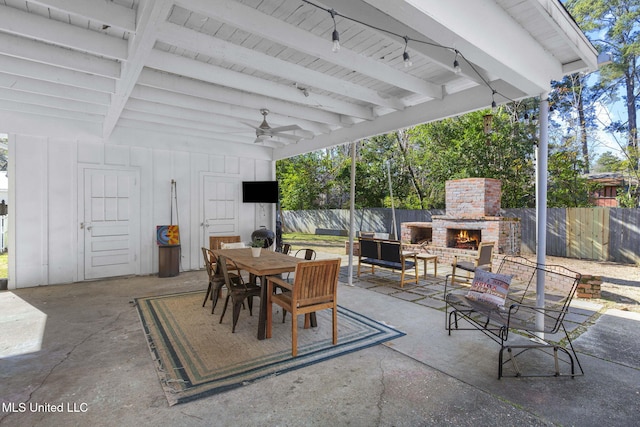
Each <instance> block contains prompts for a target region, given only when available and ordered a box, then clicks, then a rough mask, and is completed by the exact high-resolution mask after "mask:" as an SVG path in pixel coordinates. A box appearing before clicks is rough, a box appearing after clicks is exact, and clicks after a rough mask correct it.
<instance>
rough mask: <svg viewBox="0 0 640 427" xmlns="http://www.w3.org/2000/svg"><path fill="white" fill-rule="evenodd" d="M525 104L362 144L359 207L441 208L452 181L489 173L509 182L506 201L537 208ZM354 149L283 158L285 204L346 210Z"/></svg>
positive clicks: (531, 136) (532, 135)
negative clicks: (487, 128)
mask: <svg viewBox="0 0 640 427" xmlns="http://www.w3.org/2000/svg"><path fill="white" fill-rule="evenodd" d="M518 111H520V113H522V106H521V105H514V106H512V107H511V109H510V110H507V109H501V110H500V111H499V112H498V113H496V114H495V115H493V126H492V131H491V132H490V133H489V134H485V132H484V124H483V121H484V116H485V115H487V114H488V113H489V112H488V111H479V112H474V113H469V114H466V115H464V116H460V117H456V118H452V119H447V120H443V121H440V122H437V123H429V124H424V125H420V126H416V127H414V128H410V129H406V130H400V131H397V132H393V133H389V134H385V135H379V136H376V137H373V138H370V139H366V140H363V141H360V142H359V143H358V144H357V160H356V194H355V202H356V208H365V207H390V206H391V198H390V194H389V177H388V172H389V171H390V173H391V182H392V188H393V196H394V200H393V202H394V203H393V204H394V206H395V207H396V208H398V209H442V208H444V207H445V203H444V202H445V191H444V188H445V182H446V181H447V180H450V179H458V178H471V177H485V178H497V179H500V180H501V181H502V188H503V198H502V206H503V207H505V208H512V207H530V206H531V204H532V203H533V200H534V197H533V194H534V168H533V153H534V149H535V132H534V131H535V128H534V125H533V123H527V122H524V121H523V120H521V117H518V114H519V113H518ZM348 148H349V147H342V148H334V149H331V150H323V151H322V152H316V153H311V154H306V155H303V156H298V157H296V158H294V159H286V160H282V161H279V162H278V164H277V167H276V171H277V177H278V180H279V181H280V187H281V191H282V195H281V203H282V208H283V209H316V208H326V209H329V208H347V207H348V203H349V201H348V196H349V189H350V176H351V158H350V155H349V149H348Z"/></svg>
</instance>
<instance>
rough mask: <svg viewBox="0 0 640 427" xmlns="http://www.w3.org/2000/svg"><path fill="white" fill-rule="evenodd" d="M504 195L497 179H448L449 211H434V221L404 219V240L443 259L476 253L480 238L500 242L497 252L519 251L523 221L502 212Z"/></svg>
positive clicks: (447, 205) (446, 260) (482, 240)
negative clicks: (440, 213)
mask: <svg viewBox="0 0 640 427" xmlns="http://www.w3.org/2000/svg"><path fill="white" fill-rule="evenodd" d="M501 195H502V183H501V181H500V180H497V179H491V178H467V179H458V180H452V181H447V182H446V199H445V200H446V211H445V215H434V216H433V217H432V222H430V223H429V222H423V223H420V222H409V223H403V224H402V240H403V242H404V243H405V244H409V245H411V246H413V247H414V248H416V249H417V248H420V249H424V250H428V251H429V252H431V253H433V254H436V255H438V256H439V257H441V258H442V262H448V261H449V258H453V256H455V255H464V254H474V253H475V251H476V250H477V249H478V244H479V243H480V242H496V248H495V252H496V253H501V254H509V255H511V254H518V253H520V239H521V235H520V221H519V219H517V218H505V217H502V216H500V198H501ZM426 230H428V232H427V231H426ZM426 235H428V238H426V237H424V238H422V239H421V237H423V236H426ZM427 240H428V241H427Z"/></svg>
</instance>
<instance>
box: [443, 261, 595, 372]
mask: <svg viewBox="0 0 640 427" xmlns="http://www.w3.org/2000/svg"><path fill="white" fill-rule="evenodd" d="M539 278H540V279H544V283H545V286H544V298H542V296H541V298H540V300H543V301H544V305H542V304H541V301H540V302H538V296H537V292H536V283H537V280H538V279H539ZM579 281H580V274H578V273H576V272H574V271H571V270H568V269H566V268H564V267H560V266H551V265H540V264H536V263H535V262H532V261H529V260H527V259H526V258H522V257H519V256H506V257H504V259H503V260H502V261H501V263H500V266H499V267H498V270H497V271H496V272H494V273H492V272H490V271H484V270H481V269H477V270H476V272H475V277H474V280H473V282H471V283H470V284H469V283H467V284H459V282H458V284H456V285H455V286H453V288H452V286H451V283H454V282H455V281H453V282H452V277H451V275H448V276H447V279H446V282H445V301H446V311H445V312H446V329H447V330H448V331H449V335H451V332H452V331H455V330H475V331H480V332H483V333H484V334H485V335H486V336H488V337H489V338H491V339H492V340H494V341H495V342H496V343H498V344H500V352H499V354H498V378H502V377H503V376H518V377H519V376H563V375H570V376H571V377H572V378H573V377H574V376H576V375H584V371H583V369H582V366H581V365H580V361H579V360H578V356H577V354H576V352H575V350H574V348H573V344H572V343H571V339H570V337H569V334H568V333H567V330H566V328H565V325H564V319H565V316H566V314H567V312H568V310H569V304H570V303H571V300H572V298H573V296H574V294H575V292H576V288H577V287H578V283H579ZM510 332H511V333H510ZM514 332H515V333H514ZM556 334H557V335H556ZM505 350H506V351H507V354H508V359H507V360H504V351H505ZM529 350H541V352H540V351H533V352H532V351H529ZM541 357H542V358H549V357H552V358H553V360H554V369H553V371H551V372H549V371H541V367H540V359H541ZM509 362H511V366H512V369H513V375H511V374H509V375H506V374H504V373H503V368H504V366H505V365H506V364H507V363H509ZM576 365H577V367H578V369H579V371H580V372H579V373H576V369H575V368H576ZM561 366H562V367H563V368H565V367H570V373H568V372H566V368H565V369H561ZM522 368H526V369H527V370H528V371H529V372H528V373H527V374H524V373H523V372H522Z"/></svg>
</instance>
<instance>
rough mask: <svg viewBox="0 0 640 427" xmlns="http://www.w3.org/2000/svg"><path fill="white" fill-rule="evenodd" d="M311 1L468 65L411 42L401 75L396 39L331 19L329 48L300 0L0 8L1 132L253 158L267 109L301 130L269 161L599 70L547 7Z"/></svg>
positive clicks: (13, 3) (417, 0) (545, 0)
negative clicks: (237, 147) (177, 143)
mask: <svg viewBox="0 0 640 427" xmlns="http://www.w3.org/2000/svg"><path fill="white" fill-rule="evenodd" d="M316 4H318V5H320V6H322V7H323V8H333V9H335V10H336V11H338V12H339V13H342V14H344V15H346V16H349V17H352V18H356V19H358V20H360V21H362V22H365V23H367V24H370V25H372V26H375V27H378V28H382V29H386V30H388V31H391V32H393V33H396V34H402V35H407V36H409V37H410V38H412V39H419V40H425V41H429V42H432V43H433V44H434V45H440V46H445V47H453V48H455V49H457V50H459V51H460V52H461V53H462V54H463V55H464V58H465V59H466V60H468V61H470V62H471V64H472V66H471V65H470V64H468V63H466V62H465V61H464V60H462V59H459V62H460V63H461V65H462V68H463V72H462V73H461V74H455V73H454V72H453V69H452V67H453V60H454V56H455V54H454V52H453V51H452V50H450V49H446V48H442V47H440V46H434V45H429V44H421V43H416V42H409V45H408V50H407V51H408V52H409V53H410V55H411V59H412V62H413V66H412V67H410V68H405V67H404V64H403V61H402V52H403V49H404V41H403V40H402V39H399V38H397V37H395V36H393V35H390V34H388V33H385V32H383V31H378V30H375V29H372V28H370V27H368V26H364V25H361V24H359V23H356V22H353V21H350V20H347V19H344V18H342V17H340V16H338V17H336V22H337V29H338V31H339V32H340V42H341V46H342V48H341V50H340V51H339V52H337V53H334V52H332V50H331V46H332V43H331V33H332V31H333V22H332V20H331V17H330V15H329V14H328V13H327V12H326V11H325V10H322V9H318V8H316V7H313V6H312V5H309V4H306V3H304V2H302V1H299V0H156V1H150V0H37V1H31V0H29V1H24V0H0V132H9V133H12V132H15V133H29V134H34V133H35V134H38V135H44V136H56V137H57V136H65V137H70V138H76V139H78V138H89V139H92V140H96V141H102V142H104V143H118V144H122V143H123V141H125V142H124V143H127V142H126V141H128V140H129V141H133V142H131V144H135V140H137V139H139V135H140V134H141V133H142V134H148V135H149V139H150V140H151V139H153V135H154V133H156V134H162V135H164V136H168V137H169V138H164V139H163V138H158V145H161V144H166V142H163V140H167V139H170V138H171V136H172V135H173V136H176V137H180V139H181V140H190V141H196V142H200V143H203V144H206V143H207V141H211V142H212V143H218V142H225V143H228V144H246V149H249V150H251V149H253V148H258V147H257V145H256V144H255V143H254V140H255V133H254V130H253V129H252V128H251V127H249V126H248V125H251V124H253V125H255V126H257V125H259V123H260V121H261V119H262V116H261V115H260V109H261V108H268V109H269V110H270V114H269V116H268V122H269V124H270V125H271V126H272V127H277V126H286V125H291V124H296V125H299V126H300V127H301V128H303V129H305V130H306V132H299V131H293V132H289V134H290V135H296V136H298V137H304V139H300V140H299V141H298V142H295V141H293V140H291V139H284V138H277V137H274V138H271V139H268V140H267V141H265V142H263V143H260V144H259V145H261V147H259V148H260V150H264V147H263V146H267V147H271V149H272V158H273V159H278V158H283V157H288V156H292V155H296V154H300V153H304V152H308V151H312V150H316V149H319V148H324V147H328V146H332V145H336V144H341V143H345V142H350V141H355V140H358V139H361V138H364V137H367V136H371V135H376V134H379V133H383V132H389V131H392V130H395V129H399V128H402V127H407V126H412V125H416V124H419V123H425V122H429V121H434V120H438V119H442V118H445V117H450V116H454V115H458V114H462V113H465V112H468V111H473V110H476V109H481V108H486V107H487V106H489V105H490V103H491V89H489V88H488V87H487V86H486V84H485V81H486V82H489V83H490V84H491V86H492V87H493V88H494V89H496V90H497V91H498V94H497V95H496V97H495V100H496V102H498V103H504V102H507V101H508V100H510V99H512V100H515V99H521V98H525V97H529V96H537V95H539V94H540V93H543V92H545V91H547V90H548V89H549V85H550V81H551V80H552V79H560V78H562V76H563V75H564V74H566V73H571V72H576V71H590V70H594V69H595V68H596V66H597V64H596V56H597V55H596V52H595V50H594V49H593V47H592V46H591V45H590V44H589V42H588V41H587V39H586V38H585V36H584V34H582V32H581V31H580V30H579V28H578V27H577V25H576V24H575V22H573V20H572V19H571V17H570V16H569V15H568V14H567V12H566V11H565V10H564V8H563V7H562V5H561V4H560V3H559V1H558V0H447V1H442V0H397V1H388V0H324V1H323V3H319V2H316ZM478 74H480V75H478ZM128 132H129V133H130V134H131V135H136V138H129V139H127V137H126V135H127V134H128ZM116 135H117V136H116ZM311 135H313V137H311V138H309V136H311ZM148 144H149V141H145V145H148ZM161 148H162V147H161Z"/></svg>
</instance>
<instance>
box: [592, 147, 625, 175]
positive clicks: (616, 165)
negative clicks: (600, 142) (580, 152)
mask: <svg viewBox="0 0 640 427" xmlns="http://www.w3.org/2000/svg"><path fill="white" fill-rule="evenodd" d="M622 170H624V163H623V161H622V160H621V159H619V158H618V157H617V156H615V155H614V154H613V153H611V151H607V152H604V153H602V154H601V155H600V156H599V157H598V158H597V159H596V162H595V164H594V166H593V171H594V172H619V171H622Z"/></svg>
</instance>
